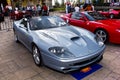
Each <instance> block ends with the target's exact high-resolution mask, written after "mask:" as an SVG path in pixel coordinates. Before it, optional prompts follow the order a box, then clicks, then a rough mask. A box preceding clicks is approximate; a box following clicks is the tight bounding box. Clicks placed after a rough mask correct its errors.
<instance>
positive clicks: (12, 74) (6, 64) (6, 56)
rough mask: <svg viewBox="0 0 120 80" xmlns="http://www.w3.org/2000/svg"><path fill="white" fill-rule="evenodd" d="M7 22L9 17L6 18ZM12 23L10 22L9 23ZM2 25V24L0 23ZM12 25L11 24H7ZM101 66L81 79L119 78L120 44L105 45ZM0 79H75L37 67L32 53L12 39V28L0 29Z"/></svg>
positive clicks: (103, 79)
mask: <svg viewBox="0 0 120 80" xmlns="http://www.w3.org/2000/svg"><path fill="white" fill-rule="evenodd" d="M6 20H8V21H6V22H7V23H9V19H6ZM11 24H12V23H11ZM1 26H3V25H1ZM9 26H12V25H9ZM99 64H100V65H102V66H103V67H102V68H101V69H100V70H98V71H96V72H94V73H92V74H90V75H88V76H87V77H85V78H83V79H82V80H120V45H118V44H112V43H109V44H107V45H106V49H105V52H104V56H103V60H102V61H101V62H100V63H99ZM0 80H75V78H74V77H72V76H71V75H70V74H63V73H60V72H57V71H55V70H52V69H50V68H48V67H46V66H42V67H37V66H36V65H35V64H34V61H33V59H32V55H31V54H30V52H29V51H28V50H27V49H26V48H25V47H24V46H23V45H22V44H21V43H16V42H15V41H14V34H13V30H12V29H9V30H0Z"/></svg>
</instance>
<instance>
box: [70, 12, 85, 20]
mask: <svg viewBox="0 0 120 80" xmlns="http://www.w3.org/2000/svg"><path fill="white" fill-rule="evenodd" d="M82 17H83V16H82V15H81V14H80V13H79V12H73V13H72V17H71V18H73V19H77V20H79V19H80V18H82Z"/></svg>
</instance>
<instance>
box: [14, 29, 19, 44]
mask: <svg viewBox="0 0 120 80" xmlns="http://www.w3.org/2000/svg"><path fill="white" fill-rule="evenodd" d="M14 40H15V42H17V43H18V42H19V40H18V36H17V34H16V32H15V31H14Z"/></svg>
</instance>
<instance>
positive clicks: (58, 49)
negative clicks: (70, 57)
mask: <svg viewBox="0 0 120 80" xmlns="http://www.w3.org/2000/svg"><path fill="white" fill-rule="evenodd" d="M49 51H50V52H51V53H54V54H60V53H64V52H65V49H64V48H63V47H51V48H49Z"/></svg>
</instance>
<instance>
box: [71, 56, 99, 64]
mask: <svg viewBox="0 0 120 80" xmlns="http://www.w3.org/2000/svg"><path fill="white" fill-rule="evenodd" d="M98 57H99V55H98V56H96V57H94V58H91V59H89V60H86V61H83V62H79V63H75V64H73V65H74V66H77V65H84V64H87V63H90V62H91V61H94V60H95V59H96V58H98Z"/></svg>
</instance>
